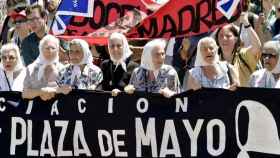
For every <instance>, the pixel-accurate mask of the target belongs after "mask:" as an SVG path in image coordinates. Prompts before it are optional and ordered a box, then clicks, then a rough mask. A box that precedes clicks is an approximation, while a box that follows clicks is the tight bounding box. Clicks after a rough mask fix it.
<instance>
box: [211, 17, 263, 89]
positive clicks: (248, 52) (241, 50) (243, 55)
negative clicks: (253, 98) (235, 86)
mask: <svg viewBox="0 0 280 158" xmlns="http://www.w3.org/2000/svg"><path fill="white" fill-rule="evenodd" d="M240 22H241V23H243V25H244V29H245V31H246V32H247V35H248V39H249V40H250V41H251V43H250V45H249V46H248V47H241V46H240V44H238V36H239V34H238V29H237V28H236V27H235V26H234V25H232V24H228V25H225V26H223V27H221V28H220V29H219V30H218V31H217V34H216V41H217V43H218V46H220V49H219V51H220V52H219V53H220V56H221V60H225V61H227V62H228V63H230V64H232V65H233V66H234V68H235V69H236V71H237V73H238V76H239V81H240V86H243V87H244V86H248V80H249V78H250V75H251V74H252V73H253V72H254V71H255V70H256V67H257V63H258V61H259V58H260V53H261V42H260V40H259V38H258V36H257V34H256V32H255V31H254V29H253V28H252V27H251V25H250V23H249V22H248V17H247V14H242V15H241V17H240Z"/></svg>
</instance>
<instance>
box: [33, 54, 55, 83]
mask: <svg viewBox="0 0 280 158" xmlns="http://www.w3.org/2000/svg"><path fill="white" fill-rule="evenodd" d="M34 63H35V64H38V65H39V71H38V80H41V79H42V78H43V76H44V74H45V68H46V66H48V65H55V64H58V63H59V56H58V51H57V53H56V56H55V58H54V59H53V60H51V61H49V60H47V59H45V57H44V55H43V52H42V51H40V54H39V56H38V57H37V59H36V60H35V61H34ZM54 73H56V74H58V72H57V71H56V72H54Z"/></svg>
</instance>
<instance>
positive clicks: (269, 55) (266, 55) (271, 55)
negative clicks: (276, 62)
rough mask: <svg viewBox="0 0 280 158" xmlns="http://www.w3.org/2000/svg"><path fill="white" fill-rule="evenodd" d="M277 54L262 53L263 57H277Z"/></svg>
mask: <svg viewBox="0 0 280 158" xmlns="http://www.w3.org/2000/svg"><path fill="white" fill-rule="evenodd" d="M275 57H276V55H274V54H262V58H275Z"/></svg>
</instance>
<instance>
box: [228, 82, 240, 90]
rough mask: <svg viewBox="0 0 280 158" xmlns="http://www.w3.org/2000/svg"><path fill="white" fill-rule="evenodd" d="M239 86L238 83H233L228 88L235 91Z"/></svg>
mask: <svg viewBox="0 0 280 158" xmlns="http://www.w3.org/2000/svg"><path fill="white" fill-rule="evenodd" d="M237 87H238V85H237V83H233V84H232V85H230V86H229V88H228V90H230V91H235V90H236V89H237Z"/></svg>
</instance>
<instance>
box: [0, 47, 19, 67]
mask: <svg viewBox="0 0 280 158" xmlns="http://www.w3.org/2000/svg"><path fill="white" fill-rule="evenodd" d="M1 59H2V62H3V66H4V69H5V70H6V71H13V70H14V69H15V67H16V65H17V62H18V60H19V59H18V58H17V55H16V52H15V50H8V51H6V52H4V53H3V55H2V56H1Z"/></svg>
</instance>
